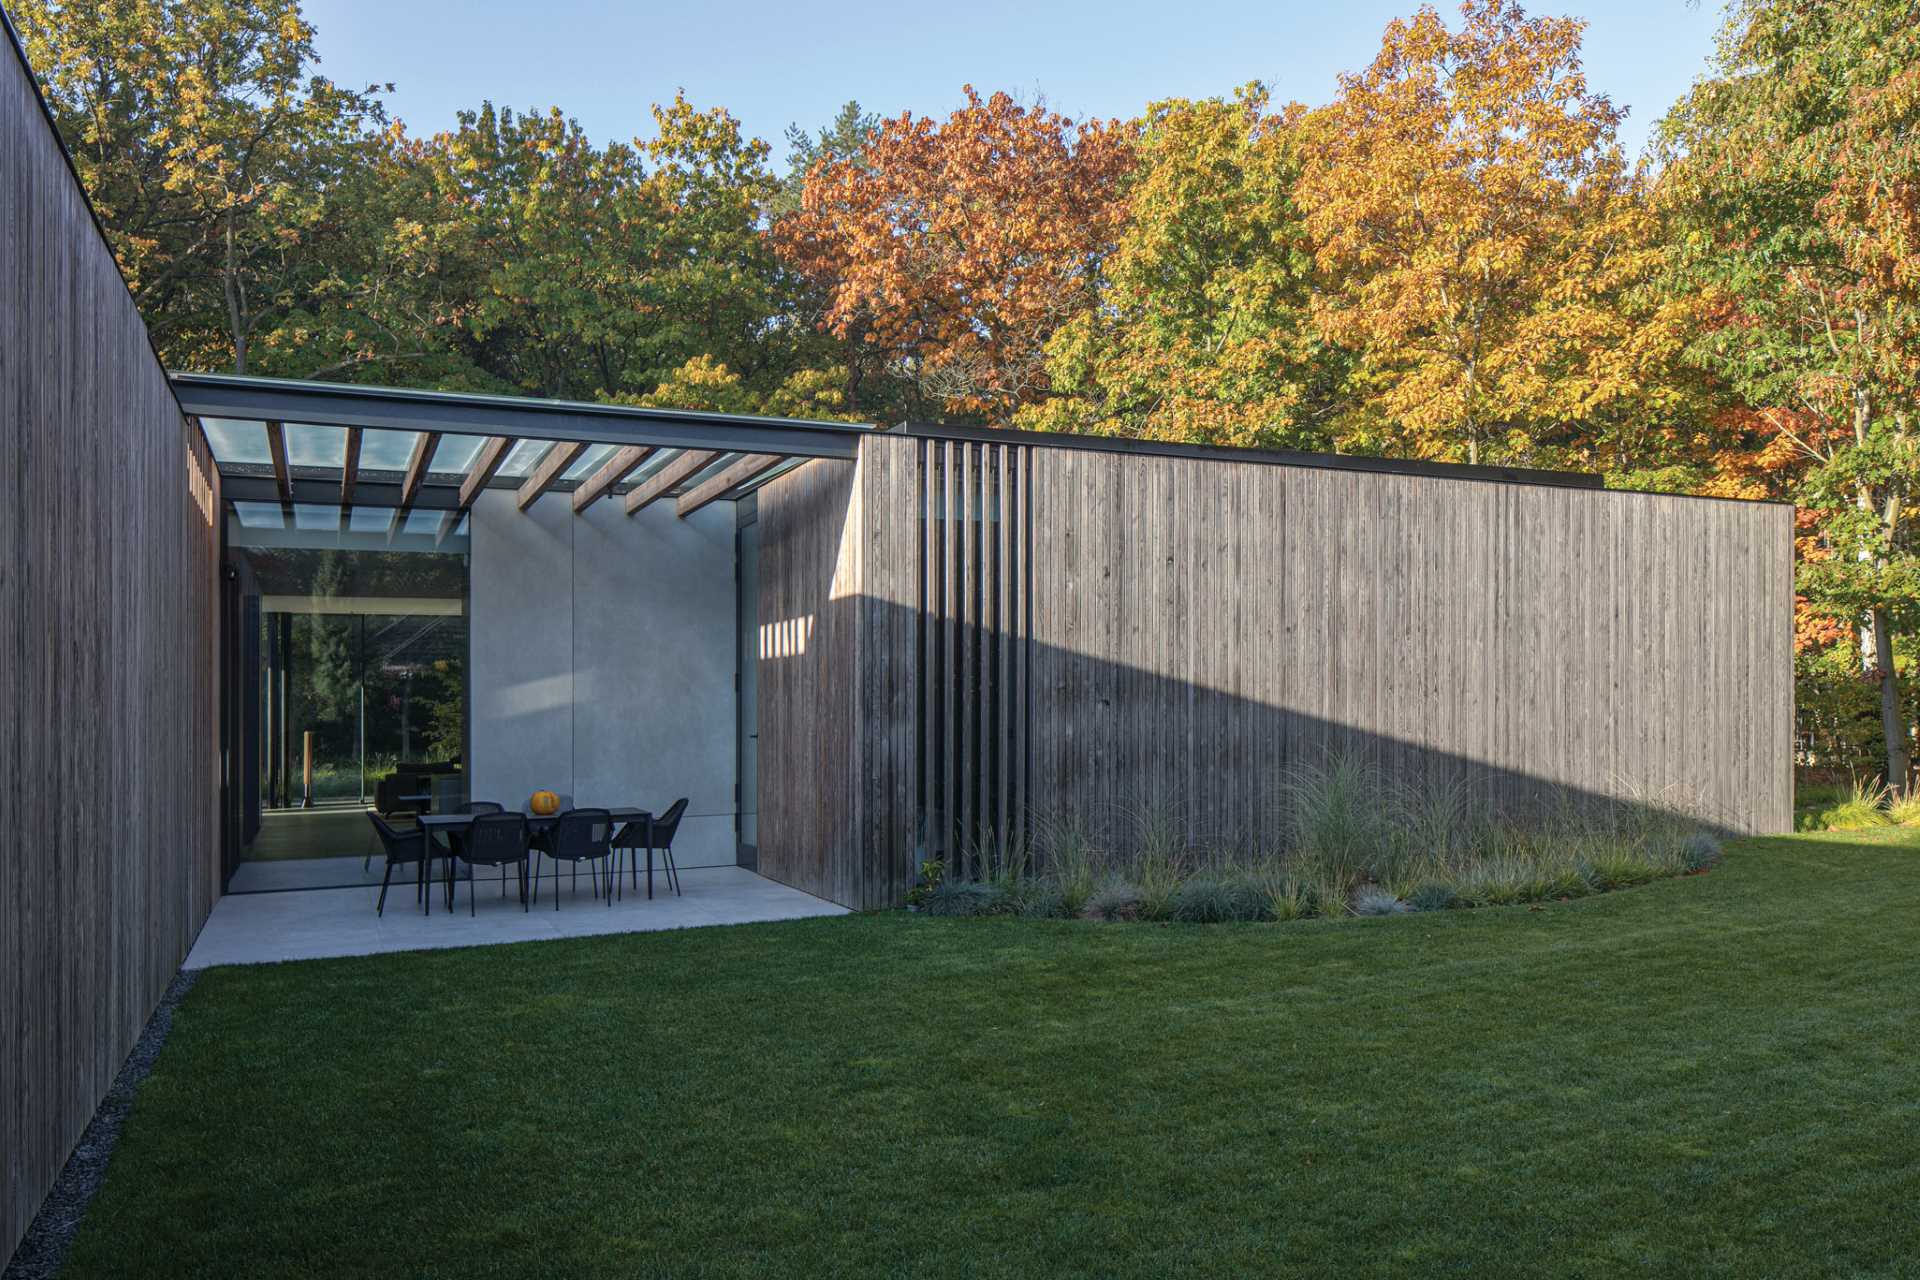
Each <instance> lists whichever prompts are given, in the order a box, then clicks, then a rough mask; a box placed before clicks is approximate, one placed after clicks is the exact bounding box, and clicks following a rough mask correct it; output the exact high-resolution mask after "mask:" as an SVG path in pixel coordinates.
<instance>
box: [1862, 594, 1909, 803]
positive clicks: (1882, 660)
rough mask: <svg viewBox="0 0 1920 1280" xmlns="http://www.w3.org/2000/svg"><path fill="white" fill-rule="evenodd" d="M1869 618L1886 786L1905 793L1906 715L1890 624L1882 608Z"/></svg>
mask: <svg viewBox="0 0 1920 1280" xmlns="http://www.w3.org/2000/svg"><path fill="white" fill-rule="evenodd" d="M1870 617H1871V620H1872V623H1871V625H1872V627H1873V665H1874V667H1875V668H1876V674H1877V675H1878V677H1879V680H1880V733H1881V736H1882V737H1883V738H1885V740H1886V748H1887V785H1888V786H1889V787H1891V788H1893V790H1894V792H1895V793H1896V794H1899V795H1905V794H1906V791H1907V772H1908V770H1909V768H1910V767H1911V762H1910V760H1909V757H1908V752H1907V726H1906V718H1905V717H1904V716H1903V715H1902V714H1901V712H1900V681H1899V679H1898V678H1897V677H1896V676H1895V675H1894V670H1893V626H1892V623H1891V622H1889V620H1888V618H1887V613H1886V610H1884V609H1874V610H1873V611H1872V613H1871V615H1870Z"/></svg>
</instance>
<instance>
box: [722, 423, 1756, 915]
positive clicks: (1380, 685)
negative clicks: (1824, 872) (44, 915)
mask: <svg viewBox="0 0 1920 1280" xmlns="http://www.w3.org/2000/svg"><path fill="white" fill-rule="evenodd" d="M760 501H761V519H762V522H763V530H762V553H761V554H762V596H761V601H760V605H761V610H762V613H761V616H762V618H763V619H765V620H767V622H766V625H765V627H764V628H763V635H762V672H763V675H762V678H761V685H760V689H761V695H760V696H761V702H760V722H761V733H762V735H763V736H762V742H763V743H764V744H766V745H765V749H764V750H763V752H762V756H761V760H762V763H761V766H760V768H761V775H760V776H761V794H760V798H759V803H760V813H761V857H762V870H763V871H765V872H767V874H770V875H773V876H774V877H775V878H777V879H784V880H787V881H788V882H789V883H794V884H797V885H800V886H801V887H802V888H806V889H808V890H809V891H811V892H816V893H820V894H821V895H822V896H825V897H829V898H832V899H833V900H835V901H838V902H844V903H846V904H848V905H852V906H863V907H876V906H885V905H890V904H893V903H897V902H899V901H900V900H901V898H902V897H903V896H904V894H905V892H906V890H907V889H908V888H909V887H910V886H911V884H912V882H913V878H914V875H915V873H916V870H917V868H916V863H917V861H918V860H919V859H921V858H928V857H931V858H941V859H945V860H947V861H948V862H949V864H950V865H951V866H955V867H958V868H962V869H964V870H966V871H969V872H976V873H977V872H979V871H981V870H985V869H988V868H990V867H991V865H992V864H993V862H994V860H995V859H996V858H997V857H999V856H1001V855H1002V854H1003V853H1005V852H1018V851H1019V850H1020V849H1021V848H1022V847H1023V846H1024V845H1026V844H1027V843H1028V841H1030V840H1031V838H1032V835H1033V833H1034V831H1035V829H1036V828H1037V827H1039V826H1041V825H1043V824H1059V823H1066V824H1072V825H1076V826H1079V827H1081V828H1083V829H1085V830H1087V831H1088V832H1090V833H1091V834H1092V835H1094V836H1095V837H1096V838H1100V839H1106V840H1112V841H1115V842H1118V843H1128V842H1131V841H1135V840H1138V839H1141V838H1142V837H1143V835H1144V832H1143V824H1145V823H1152V824H1155V826H1156V827H1157V829H1158V833H1159V834H1160V835H1161V836H1162V837H1164V836H1165V835H1167V834H1171V835H1173V836H1175V837H1177V838H1179V839H1182V840H1186V841H1190V842H1194V843H1198V844H1208V843H1230V842H1231V843H1240V842H1246V841H1259V842H1269V843H1270V842H1271V841H1272V840H1273V839H1274V838H1275V837H1276V835H1277V834H1278V832H1279V831H1280V830H1281V828H1282V824H1284V822H1285V819H1286V814H1285V812H1284V803H1285V795H1286V786H1285V783H1286V781H1287V779H1288V777H1289V774H1290V772H1291V771H1292V770H1294V769H1296V768H1297V767H1299V766H1302V765H1312V764H1316V763H1321V762H1324V761H1326V760H1328V759H1329V758H1330V757H1332V756H1334V755H1338V754H1345V755H1349V756H1353V757H1356V758H1358V759H1361V760H1363V761H1366V762H1370V763H1372V764H1374V765H1376V766H1378V767H1379V768H1380V769H1381V770H1382V771H1383V772H1385V773H1386V774H1388V775H1389V776H1390V777H1391V778H1392V779H1394V780H1395V781H1396V782H1399V783H1403V784H1407V785H1412V786H1420V785H1427V784H1438V785H1456V786H1459V787H1461V788H1463V789H1464V790H1465V792H1466V793H1468V794H1469V795H1471V796H1473V797H1475V798H1476V799H1478V800H1480V801H1482V802H1484V803H1486V804H1487V805H1489V806H1491V807H1492V808H1494V809H1496V810H1499V811H1502V812H1506V813H1509V814H1516V815H1517V814H1520V813H1523V812H1526V811H1529V810H1538V809H1541V808H1551V807H1557V806H1560V805H1562V804H1567V803H1573V804H1576V805H1578V804H1593V803H1602V802H1607V801H1612V800H1617V799H1621V798H1625V797H1641V798H1647V799H1652V800H1654V801H1655V802H1657V803H1661V804H1664V805H1667V806H1669V807H1675V808H1684V809H1686V810H1688V811H1690V812H1692V813H1694V814H1697V815H1699V816H1701V817H1703V818H1705V819H1707V820H1709V821H1712V822H1714V823H1716V824H1718V825H1720V826H1721V827H1723V828H1726V829H1728V830H1732V831H1780V830H1786V829H1788V828H1789V827H1790V826H1791V823H1792V759H1791V755H1792V733H1791V727H1792V711H1793V705H1792V698H1793V676H1792V648H1791V642H1792V635H1791V624H1792V602H1793V595H1792V511H1791V509H1790V508H1787V507H1783V506H1778V505H1765V504H1747V503H1725V502H1715V501H1711V500H1705V499H1696V498H1682V497H1674V496H1666V495H1651V494H1631V493H1619V492H1609V491H1606V490H1598V489H1575V488H1552V487H1546V486H1536V485H1522V484H1504V483H1496V482H1490V481H1482V480H1453V479H1443V478H1438V477H1431V476H1406V475H1394V474H1387V473H1378V472H1361V471H1336V470H1328V469H1318V468H1310V467H1290V466H1274V465H1266V464H1250V463H1236V462H1231V461H1209V460H1196V459H1187V458H1171V457H1165V456H1156V455H1119V454H1108V453H1098V452H1093V451H1087V450H1078V449H1073V448H1047V447H1039V446H1028V445H1024V444H1023V445H994V444H985V443H980V442H976V441H960V440H945V439H927V438H919V437H906V436H895V435H889V434H877V435H874V436H872V437H869V438H867V439H864V440H863V441H862V443H861V458H860V462H859V463H858V465H857V467H856V468H853V469H851V470H849V469H848V467H847V465H846V464H830V463H811V464H808V465H807V466H805V467H802V468H800V469H799V470H797V471H795V472H792V473H789V474H788V475H785V476H782V477H780V478H779V479H777V480H776V481H774V482H773V483H772V484H770V485H768V486H766V487H765V488H764V489H762V490H761V499H760ZM849 597H853V598H856V599H857V601H858V605H857V610H856V614H855V617H856V621H855V622H854V624H853V625H851V626H849V625H847V624H846V622H845V618H846V614H847V601H848V599H849ZM1749 720H1752V721H1758V722H1759V723H1757V724H1750V723H1748V721H1749ZM824 742H832V743H841V742H845V743H848V744H849V749H848V750H847V751H845V752H840V751H835V752H831V753H822V752H817V751H809V750H805V749H796V746H797V744H804V743H824ZM776 744H787V745H784V746H781V745H776ZM849 782H852V783H854V784H856V785H854V786H853V787H852V788H851V789H849V786H848V784H849Z"/></svg>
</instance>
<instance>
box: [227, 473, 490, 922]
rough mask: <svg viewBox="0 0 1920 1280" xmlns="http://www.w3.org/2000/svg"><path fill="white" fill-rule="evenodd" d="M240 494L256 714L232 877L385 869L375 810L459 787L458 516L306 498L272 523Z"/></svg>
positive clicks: (462, 721)
mask: <svg viewBox="0 0 1920 1280" xmlns="http://www.w3.org/2000/svg"><path fill="white" fill-rule="evenodd" d="M235 505H236V510H235V512H234V516H235V518H234V520H233V521H232V522H231V523H230V524H229V527H228V542H229V546H230V548H231V555H232V562H233V565H234V569H235V575H236V578H237V579H238V581H239V584H240V588H241V592H242V600H243V602H244V610H243V612H244V615H245V617H246V618H247V619H248V621H247V622H246V624H245V626H246V628H247V630H248V631H249V633H250V634H248V635H247V636H245V637H244V638H243V644H242V648H243V650H244V654H243V657H242V661H241V664H240V665H241V671H240V675H239V679H240V683H241V686H242V687H241V688H240V690H239V691H238V693H239V696H240V697H241V699H242V705H243V706H247V707H249V711H248V713H247V714H248V716H249V719H250V720H251V722H252V724H253V726H254V728H253V729H252V731H250V732H249V733H248V735H247V738H248V741H249V742H250V743H251V746H250V748H248V749H247V750H246V751H245V752H244V754H245V756H246V757H247V758H246V759H244V760H243V763H242V768H243V771H244V776H243V777H242V779H241V783H242V790H243V794H244V800H243V807H244V808H245V810H246V814H247V817H246V821H245V822H244V823H243V826H244V827H245V829H246V839H245V846H246V848H245V854H244V859H245V860H244V861H243V862H242V864H241V865H240V866H239V868H238V869H237V870H236V871H235V872H234V875H233V882H232V888H233V889H234V891H236V892H245V891H248V890H258V889H275V888H302V887H323V886H337V885H342V884H357V883H368V882H372V883H378V881H379V878H380V872H381V870H382V868H381V865H380V859H379V858H378V857H373V858H371V859H369V855H370V854H373V853H375V852H376V850H377V848H378V845H377V841H376V840H375V838H374V834H373V828H372V825H371V824H370V823H369V822H368V821H367V818H366V813H365V811H366V809H368V808H369V807H372V808H377V809H379V810H381V811H382V812H383V813H385V814H387V815H388V817H389V820H391V821H395V822H396V823H399V824H405V823H408V822H411V820H412V814H413V813H415V812H417V811H419V810H421V809H427V810H444V809H448V808H451V807H453V806H455V805H458V804H459V803H461V802H462V801H463V800H464V798H465V776H464V772H463V763H464V761H463V755H464V740H465V736H466V663H467V620H466V594H467V556H466V545H467V544H466V539H465V536H464V528H463V527H449V526H452V524H453V519H454V516H453V513H451V512H440V511H415V512H411V513H409V514H408V516H407V517H406V518H405V520H404V521H399V522H396V521H395V520H394V518H393V517H394V516H395V514H396V513H395V512H393V511H390V510H377V509H376V510H368V511H363V510H361V509H355V510H354V511H352V512H351V513H348V512H343V511H342V510H341V509H340V508H338V507H317V506H307V505H305V504H302V505H299V506H296V507H295V508H294V512H293V516H294V518H293V520H292V522H291V527H288V525H287V523H286V522H285V521H284V520H276V522H275V523H273V524H271V525H268V524H266V523H265V522H264V521H263V520H259V519H258V517H259V516H260V515H261V514H262V513H259V512H254V513H251V514H253V515H254V516H255V517H256V519H255V521H254V522H251V523H250V522H249V519H248V516H249V514H250V513H248V512H246V511H242V510H239V509H237V508H238V507H239V506H240V504H235ZM259 505H262V506H265V507H267V508H268V509H269V510H271V511H272V512H273V513H274V515H275V516H276V517H279V516H280V510H279V508H278V507H275V506H273V505H272V504H259Z"/></svg>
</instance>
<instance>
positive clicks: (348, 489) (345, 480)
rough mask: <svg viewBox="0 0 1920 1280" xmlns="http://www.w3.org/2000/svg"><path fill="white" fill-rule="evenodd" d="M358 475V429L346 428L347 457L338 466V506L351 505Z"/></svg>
mask: <svg viewBox="0 0 1920 1280" xmlns="http://www.w3.org/2000/svg"><path fill="white" fill-rule="evenodd" d="M359 474H360V428H359V427H348V428H347V456H346V458H345V459H344V460H343V461H342V462H341V464H340V505H341V506H343V507H350V506H352V505H353V483H354V481H355V479H357V478H358V477H359Z"/></svg>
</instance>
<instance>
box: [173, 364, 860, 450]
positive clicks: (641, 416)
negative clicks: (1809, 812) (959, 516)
mask: <svg viewBox="0 0 1920 1280" xmlns="http://www.w3.org/2000/svg"><path fill="white" fill-rule="evenodd" d="M170 376H171V378H172V381H173V386H174V393H175V395H176V396H178V397H179V399H180V401H181V403H182V404H183V405H185V406H187V408H188V411H189V412H191V413H195V414H198V415H199V416H201V417H206V418H236V419H246V420H252V421H261V420H271V421H279V422H294V423H314V424H317V425H323V426H337V427H363V428H371V429H375V430H395V431H421V430H432V431H441V432H444V433H446V434H451V435H492V436H517V437H520V438H522V439H532V440H565V441H570V442H581V441H585V442H589V443H593V444H653V445H658V446H661V447H667V448H682V449H715V448H718V449H723V450H732V451H736V452H743V453H787V454H796V455H803V456H809V457H822V458H851V457H853V456H854V454H855V452H856V451H857V449H858V440H857V438H858V437H859V436H861V435H866V434H870V433H872V432H873V431H874V430H876V428H875V427H874V426H873V425H872V424H870V423H851V422H830V421H822V420H817V419H811V418H771V417H757V416H754V415H750V414H729V413H710V412H705V411H700V410H682V409H645V408H640V407H638V406H635V405H621V404H598V403H594V402H592V401H578V400H543V399H539V398H536V397H532V396H504V395H488V394H478V393H474V392H465V391H434V390H421V389H417V388H406V387H379V386H369V385H365V384H362V383H351V382H310V381H300V380H297V379H291V378H260V377H254V376H250V375H248V376H242V375H238V374H227V373H181V372H176V373H173V374H171V375H170Z"/></svg>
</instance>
